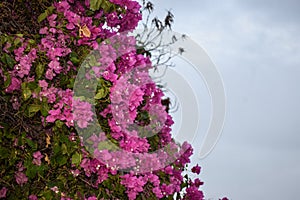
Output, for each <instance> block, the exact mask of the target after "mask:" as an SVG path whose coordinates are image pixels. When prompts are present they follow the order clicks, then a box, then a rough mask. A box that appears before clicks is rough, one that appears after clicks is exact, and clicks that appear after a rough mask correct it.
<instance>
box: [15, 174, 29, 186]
mask: <svg viewBox="0 0 300 200" xmlns="http://www.w3.org/2000/svg"><path fill="white" fill-rule="evenodd" d="M15 179H16V182H17V183H18V184H19V185H23V184H25V183H27V181H28V178H27V176H26V175H25V174H24V173H23V172H20V171H18V172H15Z"/></svg>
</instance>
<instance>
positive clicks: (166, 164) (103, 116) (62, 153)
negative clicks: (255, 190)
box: [0, 0, 204, 200]
mask: <svg viewBox="0 0 300 200" xmlns="http://www.w3.org/2000/svg"><path fill="white" fill-rule="evenodd" d="M0 8H1V10H2V11H3V12H2V15H1V21H2V22H1V23H3V25H1V49H2V51H1V54H0V58H1V60H0V64H1V68H0V91H1V97H0V106H1V108H0V141H1V146H0V198H4V199H29V200H36V199H61V200H63V199H87V200H95V199H131V200H133V199H173V198H176V199H196V200H199V199H203V198H204V197H203V193H202V191H201V190H200V189H199V187H200V186H201V185H202V184H203V183H202V182H201V181H200V180H199V179H198V178H196V179H194V180H192V179H190V178H189V177H188V175H183V172H184V171H185V170H186V167H187V164H188V163H189V162H190V160H189V157H190V156H191V155H192V152H193V150H192V147H191V145H190V144H188V143H186V142H185V143H183V144H182V145H181V146H179V145H178V144H176V143H175V141H174V140H173V139H172V137H171V126H172V124H173V121H172V118H171V116H170V115H169V114H168V113H167V109H166V107H167V105H164V104H162V102H163V101H162V100H163V98H164V94H163V92H162V90H161V89H160V88H159V87H158V86H157V85H156V84H155V83H154V82H153V81H152V80H151V78H150V76H149V74H148V71H149V69H151V61H150V57H149V55H150V54H149V53H148V54H145V50H143V49H142V50H141V49H139V48H138V47H137V46H136V41H135V38H134V37H132V36H129V35H128V34H127V32H130V31H132V30H134V29H135V28H136V27H137V24H138V22H139V21H140V20H141V19H142V15H141V11H140V9H141V6H140V5H139V3H137V2H135V1H131V0H109V1H108V0H98V1H95V0H91V1H89V0H85V1H76V0H63V1H57V2H56V1H53V2H49V1H42V0H40V1H26V0H24V1H13V0H11V1H9V0H7V1H2V3H1V4H0ZM24 15H27V18H24ZM28 16H29V18H28ZM16 21H17V22H22V23H19V24H17V23H15V22H16ZM192 172H193V173H195V174H199V173H200V167H199V166H198V165H197V166H194V167H193V168H192Z"/></svg>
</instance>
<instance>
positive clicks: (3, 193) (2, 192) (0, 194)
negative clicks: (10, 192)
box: [0, 187, 7, 198]
mask: <svg viewBox="0 0 300 200" xmlns="http://www.w3.org/2000/svg"><path fill="white" fill-rule="evenodd" d="M6 193H7V188H6V187H3V188H1V190H0V198H5V197H6Z"/></svg>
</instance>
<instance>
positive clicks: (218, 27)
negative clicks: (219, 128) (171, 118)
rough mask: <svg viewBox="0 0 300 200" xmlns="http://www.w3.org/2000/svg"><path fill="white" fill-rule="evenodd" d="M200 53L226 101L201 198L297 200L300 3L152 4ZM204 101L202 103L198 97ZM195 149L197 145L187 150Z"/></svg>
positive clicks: (194, 0)
mask: <svg viewBox="0 0 300 200" xmlns="http://www.w3.org/2000/svg"><path fill="white" fill-rule="evenodd" d="M153 3H154V5H155V8H156V14H157V15H159V16H163V14H164V13H165V12H166V10H168V9H171V10H172V12H173V13H174V15H175V24H174V26H173V30H174V31H176V32H179V33H185V34H187V35H189V36H190V37H191V38H192V39H193V40H194V41H196V42H197V43H198V44H199V45H200V46H201V47H203V48H204V49H205V50H206V52H207V53H208V55H209V56H210V58H211V59H212V60H213V62H214V63H215V65H216V66H217V68H218V69H219V71H220V74H221V76H222V78H223V81H224V87H225V89H226V95H227V107H226V108H227V117H226V121H225V126H224V130H223V133H222V136H221V139H220V140H219V142H218V144H217V146H216V148H215V149H214V151H213V152H212V153H211V154H210V155H209V156H208V157H206V158H205V159H203V160H199V159H197V157H196V156H194V157H193V162H199V163H200V165H201V166H202V167H203V171H202V175H201V178H202V179H203V181H204V182H205V185H204V187H203V190H204V192H205V194H206V198H207V199H209V198H211V199H215V200H217V199H218V197H221V196H223V195H226V196H228V197H230V199H233V200H253V199H272V200H283V199H291V200H292V199H298V198H299V197H298V196H299V192H298V190H299V185H300V184H299V180H300V123H299V120H300V105H299V102H300V91H299V85H300V12H299V10H300V2H299V1H296V0H293V1H292V0H287V1H279V0H273V1H271V0H265V1H258V0H252V1H237V0H227V1H221V0H210V1H208V0H191V1H179V0H160V1H158V0H155V1H153ZM205 98H206V97H205ZM193 145H194V147H195V148H196V149H195V150H196V152H197V146H198V145H200V144H199V143H194V144H193Z"/></svg>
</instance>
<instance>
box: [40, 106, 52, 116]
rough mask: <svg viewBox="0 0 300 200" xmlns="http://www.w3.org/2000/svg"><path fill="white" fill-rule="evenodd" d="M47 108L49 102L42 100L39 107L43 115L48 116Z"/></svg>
mask: <svg viewBox="0 0 300 200" xmlns="http://www.w3.org/2000/svg"><path fill="white" fill-rule="evenodd" d="M49 110H50V107H49V104H48V103H47V102H43V103H42V107H41V113H42V115H43V116H44V117H46V116H48V113H49Z"/></svg>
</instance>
